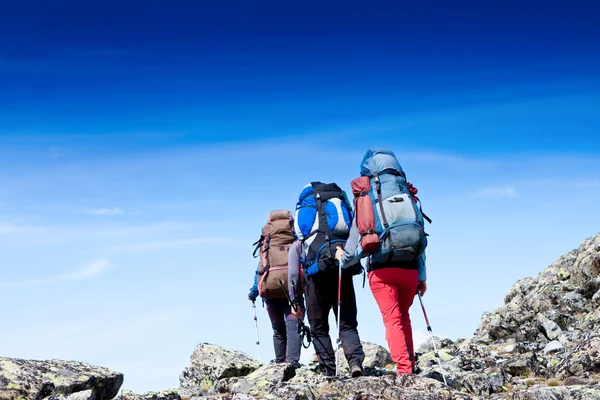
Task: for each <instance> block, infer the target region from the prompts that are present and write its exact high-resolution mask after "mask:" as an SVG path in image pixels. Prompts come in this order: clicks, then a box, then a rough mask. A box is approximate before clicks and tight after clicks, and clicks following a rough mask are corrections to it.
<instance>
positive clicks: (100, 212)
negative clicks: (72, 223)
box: [85, 207, 125, 216]
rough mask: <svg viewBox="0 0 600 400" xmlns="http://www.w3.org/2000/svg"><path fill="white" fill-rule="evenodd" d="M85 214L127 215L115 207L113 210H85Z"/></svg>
mask: <svg viewBox="0 0 600 400" xmlns="http://www.w3.org/2000/svg"><path fill="white" fill-rule="evenodd" d="M85 213H86V214H89V215H98V216H110V215H122V214H125V211H123V210H122V209H120V208H119V207H113V208H93V209H88V210H85Z"/></svg>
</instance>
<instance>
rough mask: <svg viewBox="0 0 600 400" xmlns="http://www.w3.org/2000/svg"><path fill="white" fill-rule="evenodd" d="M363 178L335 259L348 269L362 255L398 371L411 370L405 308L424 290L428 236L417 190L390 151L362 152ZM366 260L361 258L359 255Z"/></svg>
mask: <svg viewBox="0 0 600 400" xmlns="http://www.w3.org/2000/svg"><path fill="white" fill-rule="evenodd" d="M360 174H361V177H360V178H357V179H355V180H354V181H352V191H353V193H354V195H355V202H354V204H355V213H356V216H355V218H354V220H353V221H352V226H351V228H350V235H349V238H348V241H347V242H346V243H345V249H342V248H341V247H338V249H337V250H336V258H337V260H339V262H340V263H341V264H342V268H351V267H352V266H353V265H355V264H357V263H359V261H360V260H361V258H362V257H364V256H366V257H367V258H366V260H367V261H368V262H367V263H366V264H367V272H368V277H369V287H370V288H371V291H372V293H373V296H374V297H375V301H376V302H377V305H378V306H379V309H380V311H381V315H382V317H383V322H384V325H385V330H386V340H387V342H388V346H389V349H390V353H391V356H392V360H393V361H394V363H396V369H397V372H398V374H411V373H413V371H414V368H415V367H416V365H415V358H414V347H413V339H412V328H411V323H410V315H409V308H410V306H411V305H412V302H413V300H414V297H415V295H416V294H417V291H418V292H419V293H420V294H421V296H423V295H424V294H425V292H426V291H427V276H426V268H425V252H424V251H425V247H426V246H427V237H426V234H425V231H424V228H423V226H424V221H423V220H424V219H426V220H427V221H428V222H431V220H430V219H429V218H428V217H427V216H426V215H425V214H423V213H422V210H421V207H420V202H419V199H418V198H417V197H416V193H417V190H416V189H415V188H414V187H413V186H412V184H411V183H410V182H407V181H406V176H405V174H404V172H403V171H402V168H401V166H400V163H399V162H398V160H397V159H396V156H395V155H394V153H393V152H392V151H391V150H387V149H375V150H369V151H367V153H366V154H365V156H364V158H363V160H362V163H361V169H360ZM363 260H364V259H363Z"/></svg>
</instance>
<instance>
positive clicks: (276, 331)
mask: <svg viewBox="0 0 600 400" xmlns="http://www.w3.org/2000/svg"><path fill="white" fill-rule="evenodd" d="M295 239H296V235H295V233H294V219H293V217H292V213H291V212H290V211H287V210H275V211H271V213H269V218H268V220H267V224H266V225H265V226H264V227H263V229H262V232H261V236H260V239H259V240H258V241H257V242H256V243H254V245H255V246H256V248H255V250H254V257H260V258H259V262H258V267H257V269H256V272H255V274H254V285H253V286H252V288H251V289H250V292H249V293H248V300H250V301H252V302H254V301H256V298H257V297H258V296H260V297H262V299H263V304H266V308H267V313H268V315H269V319H270V320H271V326H272V328H273V346H274V350H275V360H273V361H274V362H276V363H283V362H288V363H291V364H293V365H294V366H295V367H298V366H299V365H300V364H299V361H300V351H301V347H302V338H301V335H300V332H298V329H297V327H298V320H297V318H296V316H294V315H293V313H292V308H291V305H290V303H289V301H288V298H287V292H286V290H287V281H288V251H289V248H290V246H291V244H292V243H293V242H294V241H295ZM300 300H301V299H300ZM297 304H298V305H297V306H298V307H299V308H300V310H304V303H303V302H302V301H300V302H298V303H297Z"/></svg>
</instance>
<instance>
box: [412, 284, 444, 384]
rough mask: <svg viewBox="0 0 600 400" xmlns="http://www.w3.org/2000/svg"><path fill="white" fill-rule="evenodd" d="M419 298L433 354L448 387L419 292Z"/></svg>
mask: <svg viewBox="0 0 600 400" xmlns="http://www.w3.org/2000/svg"><path fill="white" fill-rule="evenodd" d="M417 296H419V302H420V303H421V309H422V310H423V316H425V323H426V324H427V330H428V331H429V337H430V338H431V343H432V344H433V354H434V355H435V357H436V358H437V362H438V365H439V366H440V373H441V374H442V379H443V380H444V385H446V386H448V383H447V382H446V377H445V376H444V369H443V368H442V359H441V358H440V355H439V353H438V351H437V347H436V345H435V340H433V332H432V331H431V325H430V324H429V318H427V312H425V306H424V305H423V299H422V298H421V293H419V292H418V291H417Z"/></svg>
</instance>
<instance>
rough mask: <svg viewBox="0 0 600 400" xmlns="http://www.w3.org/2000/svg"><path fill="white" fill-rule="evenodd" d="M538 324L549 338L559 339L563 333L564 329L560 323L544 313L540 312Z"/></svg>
mask: <svg viewBox="0 0 600 400" xmlns="http://www.w3.org/2000/svg"><path fill="white" fill-rule="evenodd" d="M537 321H538V324H539V325H538V326H539V329H540V331H541V332H542V333H543V334H544V336H546V337H547V338H548V339H549V340H555V339H558V337H559V336H560V334H561V333H562V329H560V327H559V326H558V324H557V323H556V322H554V321H551V320H550V319H549V318H548V317H546V316H545V315H544V314H538V316H537Z"/></svg>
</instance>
